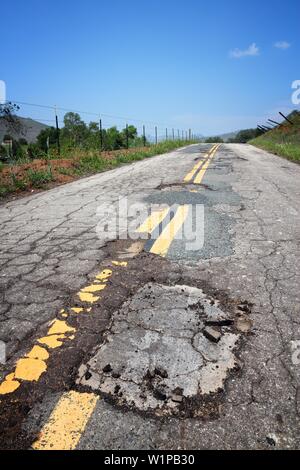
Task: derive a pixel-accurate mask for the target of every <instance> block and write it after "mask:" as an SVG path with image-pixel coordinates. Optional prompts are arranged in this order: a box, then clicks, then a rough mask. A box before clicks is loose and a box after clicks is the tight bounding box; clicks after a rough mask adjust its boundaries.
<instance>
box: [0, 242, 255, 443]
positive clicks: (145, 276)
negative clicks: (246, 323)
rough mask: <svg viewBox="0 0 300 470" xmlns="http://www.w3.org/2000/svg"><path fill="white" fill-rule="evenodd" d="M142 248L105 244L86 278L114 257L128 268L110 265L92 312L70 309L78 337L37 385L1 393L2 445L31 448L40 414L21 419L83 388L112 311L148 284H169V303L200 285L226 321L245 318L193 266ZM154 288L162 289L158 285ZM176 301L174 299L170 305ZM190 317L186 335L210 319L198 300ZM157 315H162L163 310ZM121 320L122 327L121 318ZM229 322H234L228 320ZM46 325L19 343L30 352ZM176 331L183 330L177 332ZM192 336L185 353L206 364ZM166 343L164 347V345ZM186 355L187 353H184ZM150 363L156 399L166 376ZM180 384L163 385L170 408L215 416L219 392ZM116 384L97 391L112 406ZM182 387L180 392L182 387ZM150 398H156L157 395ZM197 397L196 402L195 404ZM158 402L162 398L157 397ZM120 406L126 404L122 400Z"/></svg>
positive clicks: (63, 349) (131, 326) (107, 330)
mask: <svg viewBox="0 0 300 470" xmlns="http://www.w3.org/2000/svg"><path fill="white" fill-rule="evenodd" d="M141 250H142V244H141V243H140V242H134V243H132V242H130V241H118V242H112V243H108V244H107V246H106V247H105V255H106V256H105V259H104V260H103V261H102V263H101V264H100V265H99V266H98V267H97V270H95V272H91V273H90V275H89V276H88V278H89V279H90V280H92V279H94V276H95V273H96V272H98V271H99V270H101V269H106V268H108V267H109V266H111V261H112V260H114V259H126V260H127V261H128V266H127V267H126V268H124V267H117V266H115V267H114V274H113V276H112V277H111V278H110V279H109V281H108V283H107V284H108V285H107V289H105V290H104V291H103V294H102V296H101V299H100V300H99V301H98V302H96V303H95V304H94V306H93V308H92V311H91V313H90V315H78V314H76V313H71V312H70V316H69V319H68V323H69V325H70V326H72V327H74V328H75V329H76V336H75V338H74V340H73V341H72V342H65V343H63V344H62V346H61V347H60V348H58V349H57V350H54V351H53V353H52V354H51V357H50V359H49V361H48V369H47V372H46V373H45V374H43V375H42V376H41V378H40V380H39V381H38V382H36V383H35V382H24V383H23V384H22V386H21V387H20V388H19V389H18V390H17V391H16V392H14V393H12V394H11V395H6V396H3V397H2V398H1V402H0V414H1V427H2V430H3V431H4V430H5V432H3V431H2V434H0V448H1V449H26V448H29V447H30V445H31V444H32V442H33V441H34V440H36V438H37V433H38V429H40V427H41V425H42V423H43V417H42V416H41V417H40V418H37V420H38V423H37V426H36V427H32V428H31V430H28V428H27V429H25V428H24V426H23V423H25V421H26V420H27V418H28V416H30V414H31V413H33V414H34V413H35V410H36V407H39V406H40V407H41V408H43V407H42V404H43V401H44V399H48V400H49V399H50V398H51V396H52V395H53V396H57V395H58V394H60V393H63V392H66V391H69V390H72V389H76V388H77V389H80V390H81V389H83V388H85V387H83V385H82V384H81V385H78V384H76V379H78V370H79V367H80V365H82V364H88V363H89V361H90V360H91V358H93V357H94V356H95V354H96V353H97V351H98V350H99V347H100V348H101V345H102V344H107V336H108V335H110V334H111V333H110V331H111V329H112V328H113V327H114V324H115V325H116V326H118V322H116V323H115V315H117V312H122V311H123V309H126V308H128V306H129V308H131V307H132V304H131V301H133V305H134V302H135V301H136V300H137V299H138V298H139V296H140V295H141V293H143V292H144V291H145V289H147V291H148V290H149V291H150V288H149V287H148V286H149V285H150V286H152V287H151V289H152V288H153V289H154V291H155V292H156V290H155V289H159V291H160V289H162V293H165V294H166V295H167V292H168V289H169V288H171V291H170V292H171V298H170V296H169V295H167V297H169V304H170V302H171V303H173V302H175V296H174V294H175V293H176V292H177V291H178V289H179V291H180V289H181V287H178V286H189V287H182V289H183V291H184V292H182V293H181V294H180V295H179V297H180V298H181V299H182V301H183V299H187V298H188V297H189V295H188V296H187V292H189V291H190V289H192V290H191V292H192V291H193V289H202V290H203V293H205V296H207V299H214V301H215V302H218V306H219V308H220V309H221V311H223V312H227V313H228V314H229V312H231V317H230V319H231V320H232V321H236V320H237V319H238V318H239V315H241V316H242V317H245V316H246V317H247V318H248V315H249V314H248V313H246V312H244V311H242V310H239V309H238V305H239V304H240V303H241V299H230V298H228V296H227V294H226V293H224V292H220V291H217V290H215V289H212V288H211V287H210V286H209V285H208V283H207V282H206V281H203V280H201V279H199V273H198V269H197V268H189V267H188V266H182V265H179V264H177V263H174V262H172V261H170V260H167V259H163V258H161V257H158V256H155V255H152V254H150V253H145V252H141ZM158 286H163V287H162V288H161V287H158ZM165 289H166V290H165ZM172 289H173V291H172ZM186 289H187V290H186ZM170 292H169V293H170ZM148 294H149V295H150V292H148ZM165 294H163V295H165ZM176 296H177V294H176ZM203 299H204V297H203ZM203 299H202V300H203ZM175 305H176V303H174V308H175ZM207 305H209V304H207ZM71 306H76V296H75V297H70V299H69V302H68V303H67V305H65V310H68V307H71ZM130 306H131V307H130ZM161 307H162V306H161ZM178 307H179V308H181V307H180V304H179V305H178ZM191 307H193V308H194V309H195V310H194V312H193V311H192V308H191ZM207 308H208V307H207ZM237 309H238V310H237ZM163 310H164V308H162V311H163ZM235 312H238V316H236V314H235ZM124 313H125V310H124V312H123V315H124ZM144 313H145V312H144ZM169 314H171V315H172V314H173V315H176V311H173V312H172V311H171V310H170V311H169ZM188 315H189V316H190V320H191V322H190V323H191V325H193V326H192V327H191V332H190V333H188V334H189V335H190V336H192V333H193V332H194V331H196V329H197V328H198V332H199V333H200V332H201V329H202V328H203V326H204V323H205V321H206V320H208V323H209V319H208V318H207V319H205V318H204V317H203V311H202V309H201V306H200V305H199V306H198V305H197V303H193V304H192V305H189V307H188V311H187V313H186V314H185V315H184V317H183V318H185V319H187V320H188V319H189V318H188ZM164 316H165V320H166V319H167V314H166V312H164ZM161 317H162V318H163V313H162V315H161ZM57 318H60V313H59V312H57ZM154 319H155V317H153V321H154ZM141 321H142V320H141ZM145 321H146V318H145ZM196 321H197V322H198V323H199V325H198V327H197V326H196V323H195V322H196ZM211 321H212V320H211ZM222 321H223V320H222ZM224 321H225V322H227V321H228V320H227V319H226V320H224ZM119 323H120V325H121V322H119ZM125 323H126V322H125ZM230 323H232V322H231V321H230ZM126 324H127V323H126ZM141 324H142V323H141ZM188 324H189V323H188ZM166 325H167V324H166ZM180 325H181V326H180V327H178V333H179V337H178V341H180V335H181V336H185V334H184V331H185V330H189V328H190V327H187V326H184V324H183V323H182V321H180ZM226 325H227V323H226ZM226 325H225V326H222V327H221V326H220V329H221V331H222V335H224V336H225V338H226V333H228V334H229V333H230V331H229V330H228V331H226ZM145 326H146V324H145ZM207 326H213V327H215V326H216V325H215V324H214V322H213V324H211V323H209V324H208V325H207ZM149 327H150V329H152V327H151V325H149ZM48 328H49V325H48V323H47V324H46V325H44V326H43V327H41V328H40V329H39V330H38V331H36V334H35V336H34V337H32V338H28V339H27V340H26V344H24V345H23V347H24V350H30V349H31V347H32V344H33V343H34V341H35V339H36V337H40V336H42V335H43V334H45V331H46V330H47V329H48ZM127 328H129V330H128V332H129V333H134V335H135V328H139V326H138V325H135V324H134V322H131V323H130V322H129V323H128V326H127ZM160 328H162V329H163V326H162V325H161V326H160ZM173 328H175V325H173ZM230 328H232V333H230V334H234V335H235V334H236V332H235V330H236V328H235V326H234V325H231V326H230ZM154 329H155V328H154ZM165 329H167V326H165ZM131 330H132V331H131ZM180 330H182V332H181V333H180ZM146 333H147V331H146V330H143V334H146ZM149 333H150V337H151V335H152V334H153V335H155V334H156V332H155V331H154V332H151V331H150V332H149ZM157 335H159V333H157ZM187 337H188V336H187ZM193 338H194V341H193V351H192V349H191V348H192V346H190V347H189V351H190V353H192V356H193V357H194V358H197V360H198V361H203V364H205V363H206V362H205V361H207V359H206V358H204V357H203V359H202V357H201V353H199V352H197V349H201V344H200V343H199V342H198V339H199V338H197V336H195V337H194V334H193ZM172 341H174V344H175V342H176V341H177V340H176V338H171V342H172ZM181 341H182V345H183V346H184V347H186V344H187V343H186V342H187V340H186V339H184V338H181ZM115 344H116V343H115ZM240 344H241V341H240V340H239V341H238V345H239V346H240ZM214 345H215V344H214V343H212V344H211V348H212V349H214ZM221 345H222V343H221V340H220V343H219V345H218V349H219V347H220V346H221ZM166 347H168V344H167V343H166ZM137 351H138V349H137ZM138 352H139V351H138ZM116 354H117V350H116ZM181 354H182V355H183V356H184V355H185V354H188V353H187V352H185V349H184V348H183V349H182V350H181ZM135 355H137V356H138V353H135ZM186 357H190V356H189V355H187V356H186ZM105 362H107V364H103V368H105V370H106V371H107V372H104V371H103V374H104V373H106V374H108V376H109V375H111V377H112V376H113V375H114V376H115V377H112V378H113V379H114V380H117V379H118V377H117V376H116V372H115V371H114V367H115V366H114V363H113V361H112V360H111V361H110V362H111V364H110V366H111V368H112V370H111V372H108V371H109V370H110V368H106V366H108V365H109V362H108V361H105ZM199 363H200V362H199ZM237 364H238V362H237ZM150 366H151V364H150V363H149V367H148V369H149V374H148V379H147V378H145V384H146V383H147V384H148V389H146V391H147V390H150V389H151V387H153V388H155V389H156V392H155V395H156V397H158V396H159V387H158V382H159V381H161V382H162V384H164V382H163V381H164V380H167V377H164V376H165V375H166V374H165V371H164V370H161V369H159V364H158V368H157V367H154V368H153V367H150ZM161 367H162V368H164V367H165V366H164V367H163V365H162V366H161ZM237 367H238V366H237ZM148 369H147V371H148ZM155 369H157V370H155ZM81 370H82V369H81ZM147 371H146V374H147ZM158 371H159V372H158ZM231 372H233V370H231ZM152 374H155V375H154V377H152ZM168 375H169V372H168ZM87 377H88V375H87ZM183 382H184V381H182V382H180V384H181V383H182V385H181V387H179V386H178V387H176V382H174V385H173V384H172V383H171V382H170V384H169V389H167V393H169V390H171V391H172V403H174V407H173V410H176V411H175V414H176V413H178V414H179V415H180V414H181V415H182V416H188V415H193V416H203V417H204V416H207V417H216V416H218V406H219V405H218V403H219V400H221V399H222V396H223V394H222V393H221V394H220V393H219V394H216V395H215V396H204V395H198V396H197V395H196V396H192V394H191V395H190V397H189V398H188V397H184V393H186V392H185V387H184V386H183ZM178 383H179V382H178ZM191 383H192V381H191V382H190V384H189V387H191ZM117 385H118V383H115V387H114V390H113V392H114V393H102V392H101V390H98V392H99V393H100V394H102V395H103V396H104V397H107V398H108V399H109V400H110V401H113V402H114V403H115V404H116V405H118V404H122V403H121V402H120V400H119V398H120V397H119V396H118V393H119V392H120V390H119V391H118V389H117V388H116V386H117ZM121 386H122V383H121ZM181 388H182V389H183V390H181ZM88 389H89V390H90V387H88ZM115 391H116V393H115ZM141 393H142V392H141ZM119 394H120V393H119ZM149 394H150V392H149ZM217 395H218V396H217ZM125 399H126V395H125ZM154 399H155V400H157V398H155V396H154ZM199 400H200V404H199V403H198V401H199ZM125 401H126V400H125ZM158 401H160V402H161V400H158ZM153 403H154V405H155V404H156V402H153ZM160 405H162V403H160ZM122 406H124V403H123V404H122ZM126 406H127V405H126ZM128 406H132V407H133V408H134V409H135V410H137V411H139V410H138V408H137V407H136V406H135V405H134V404H129V405H128ZM168 410H169V407H167V413H168V412H169V411H168ZM197 410H198V411H197ZM172 413H173V411H172ZM37 414H38V413H37ZM158 414H159V413H158ZM156 416H157V414H156Z"/></svg>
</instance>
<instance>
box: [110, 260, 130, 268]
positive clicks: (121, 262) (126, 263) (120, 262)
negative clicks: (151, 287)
mask: <svg viewBox="0 0 300 470" xmlns="http://www.w3.org/2000/svg"><path fill="white" fill-rule="evenodd" d="M112 264H113V265H114V266H121V267H123V268H126V266H128V262H127V261H112Z"/></svg>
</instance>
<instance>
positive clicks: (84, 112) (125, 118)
mask: <svg viewBox="0 0 300 470" xmlns="http://www.w3.org/2000/svg"><path fill="white" fill-rule="evenodd" d="M8 102H10V103H15V104H18V105H22V106H35V107H38V108H44V109H51V110H52V111H54V112H55V110H57V111H63V112H72V113H78V114H86V115H89V116H97V117H98V118H100V117H107V118H110V119H119V120H122V121H129V122H130V121H132V122H139V123H141V124H149V125H150V124H151V125H156V124H158V125H160V126H166V123H161V122H158V121H147V120H143V119H137V118H131V117H125V116H116V115H113V114H106V113H95V112H90V111H82V110H75V109H69V108H63V107H59V106H51V105H45V104H38V103H27V102H24V101H15V100H9V101H7V103H8Z"/></svg>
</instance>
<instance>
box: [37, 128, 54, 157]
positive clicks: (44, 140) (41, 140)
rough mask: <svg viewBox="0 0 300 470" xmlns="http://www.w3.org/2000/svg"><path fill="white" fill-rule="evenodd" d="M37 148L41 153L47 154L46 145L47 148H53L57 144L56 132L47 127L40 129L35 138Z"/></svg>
mask: <svg viewBox="0 0 300 470" xmlns="http://www.w3.org/2000/svg"><path fill="white" fill-rule="evenodd" d="M36 143H37V146H38V147H39V148H40V149H41V150H42V151H43V152H47V150H48V144H49V147H51V146H52V147H53V146H54V145H56V144H57V131H56V129H55V128H54V127H47V128H46V129H42V130H41V132H40V133H39V135H38V136H37V141H36Z"/></svg>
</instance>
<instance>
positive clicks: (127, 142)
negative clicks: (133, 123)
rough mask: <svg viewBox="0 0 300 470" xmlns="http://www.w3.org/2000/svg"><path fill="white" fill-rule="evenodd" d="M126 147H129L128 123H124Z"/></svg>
mask: <svg viewBox="0 0 300 470" xmlns="http://www.w3.org/2000/svg"><path fill="white" fill-rule="evenodd" d="M126 148H127V149H128V148H129V137H128V124H126Z"/></svg>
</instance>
